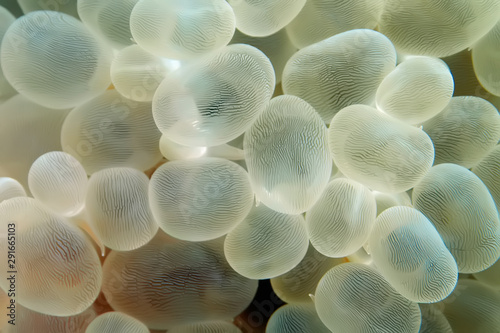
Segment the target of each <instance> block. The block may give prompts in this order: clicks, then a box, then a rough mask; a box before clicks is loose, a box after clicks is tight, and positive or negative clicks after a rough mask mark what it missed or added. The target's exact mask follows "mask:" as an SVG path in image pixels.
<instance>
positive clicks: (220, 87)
mask: <svg viewBox="0 0 500 333" xmlns="http://www.w3.org/2000/svg"><path fill="white" fill-rule="evenodd" d="M274 86H275V77H274V71H273V67H272V65H271V62H270V61H269V59H268V58H267V57H266V56H265V55H264V54H263V53H262V52H261V51H259V50H258V49H256V48H255V47H252V46H249V45H243V44H236V45H230V46H227V47H225V48H223V49H221V50H220V51H218V52H217V53H215V54H211V55H210V56H207V57H205V58H203V59H202V60H200V61H199V62H197V63H194V64H192V66H185V67H182V68H180V69H178V70H176V71H175V72H173V73H171V74H170V75H167V77H166V78H165V80H163V82H162V83H161V84H160V86H159V87H158V90H157V91H156V93H155V95H154V97H153V115H154V118H155V122H156V125H157V126H158V128H159V129H160V131H161V132H162V133H163V134H165V135H166V136H167V137H168V138H169V139H170V140H172V141H174V142H177V143H179V144H183V145H186V146H194V147H206V146H216V145H220V144H223V143H226V142H228V141H230V140H233V139H235V138H237V137H238V136H240V135H241V134H243V132H245V131H246V130H247V129H248V128H249V127H250V125H251V124H252V123H253V122H254V121H255V119H256V118H257V117H258V116H259V114H260V113H261V112H262V111H263V110H264V107H265V105H266V103H267V102H268V101H269V99H270V98H271V96H272V94H273V91H274Z"/></svg>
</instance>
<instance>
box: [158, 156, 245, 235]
mask: <svg viewBox="0 0 500 333" xmlns="http://www.w3.org/2000/svg"><path fill="white" fill-rule="evenodd" d="M149 197H150V200H151V209H152V211H153V214H154V216H155V218H156V221H158V224H159V226H160V228H162V229H163V231H165V232H166V233H167V234H169V235H171V236H173V237H176V238H179V239H184V240H189V241H204V240H209V239H215V238H217V237H220V236H223V235H225V234H227V233H228V232H229V231H230V230H232V229H233V228H234V227H236V226H237V225H238V223H240V222H241V221H243V219H244V218H245V216H246V215H247V214H248V212H249V211H250V209H251V207H252V204H253V192H252V188H251V186H250V181H249V179H248V174H247V173H246V172H245V170H244V169H243V168H242V167H240V166H239V165H237V164H235V163H233V162H230V161H228V160H225V159H221V158H199V159H193V160H186V161H172V162H169V163H166V164H164V165H162V166H161V167H160V168H158V170H156V172H155V173H154V174H153V176H152V177H151V183H150V185H149Z"/></svg>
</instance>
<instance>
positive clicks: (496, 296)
mask: <svg viewBox="0 0 500 333" xmlns="http://www.w3.org/2000/svg"><path fill="white" fill-rule="evenodd" d="M440 305H442V306H443V307H444V309H443V313H444V315H445V316H446V318H447V319H448V322H449V323H450V325H451V328H452V329H453V332H454V333H470V332H474V333H491V332H495V331H498V328H499V327H500V293H498V292H496V291H495V290H493V289H491V288H488V287H486V286H485V285H483V284H481V283H480V282H478V281H474V280H459V281H458V285H457V287H456V288H455V291H454V292H453V293H452V294H451V295H450V297H448V298H447V299H445V300H444V301H443V302H441V303H440Z"/></svg>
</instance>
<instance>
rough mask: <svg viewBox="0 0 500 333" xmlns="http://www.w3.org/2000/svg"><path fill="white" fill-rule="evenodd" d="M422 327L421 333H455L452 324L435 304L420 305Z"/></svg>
mask: <svg viewBox="0 0 500 333" xmlns="http://www.w3.org/2000/svg"><path fill="white" fill-rule="evenodd" d="M419 307H420V313H421V314H422V325H421V326H420V331H419V333H453V330H452V329H451V326H450V323H449V322H448V320H447V319H446V317H445V316H444V314H443V313H442V312H441V310H440V309H439V307H438V306H437V305H435V304H419Z"/></svg>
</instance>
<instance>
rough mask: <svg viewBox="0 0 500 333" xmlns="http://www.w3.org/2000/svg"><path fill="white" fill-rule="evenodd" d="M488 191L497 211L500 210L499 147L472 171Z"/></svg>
mask: <svg viewBox="0 0 500 333" xmlns="http://www.w3.org/2000/svg"><path fill="white" fill-rule="evenodd" d="M471 171H472V172H474V173H475V174H476V176H478V177H479V178H480V179H481V180H482V182H483V183H484V185H486V187H487V188H488V190H489V191H490V194H491V196H492V198H493V200H495V203H496V206H497V210H498V209H499V208H500V145H497V146H496V147H495V148H494V149H493V150H491V151H490V152H489V154H488V155H487V156H486V157H485V158H483V159H482V160H481V161H480V162H479V163H478V164H476V165H475V166H474V167H473V168H472V169H471Z"/></svg>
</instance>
